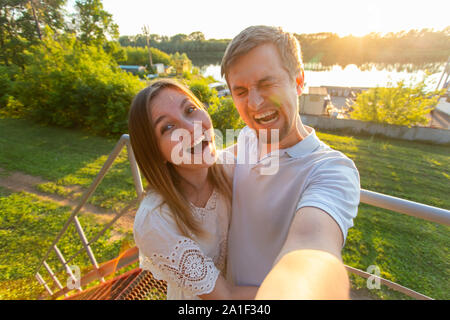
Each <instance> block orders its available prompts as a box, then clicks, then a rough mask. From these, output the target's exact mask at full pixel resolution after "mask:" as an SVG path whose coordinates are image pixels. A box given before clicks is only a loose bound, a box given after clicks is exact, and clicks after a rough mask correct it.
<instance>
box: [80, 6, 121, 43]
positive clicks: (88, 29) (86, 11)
mask: <svg viewBox="0 0 450 320" xmlns="http://www.w3.org/2000/svg"><path fill="white" fill-rule="evenodd" d="M75 8H76V10H77V14H76V15H74V17H73V19H72V24H73V25H74V26H75V30H76V31H77V34H78V37H79V39H80V40H81V41H82V42H83V43H85V44H96V45H103V44H104V43H105V42H106V41H107V40H108V39H107V37H108V36H109V37H111V38H112V39H113V40H114V39H117V38H118V37H119V27H118V25H117V24H115V23H114V21H113V19H112V15H111V14H110V13H108V12H107V11H105V10H103V4H102V2H101V0H77V1H75Z"/></svg>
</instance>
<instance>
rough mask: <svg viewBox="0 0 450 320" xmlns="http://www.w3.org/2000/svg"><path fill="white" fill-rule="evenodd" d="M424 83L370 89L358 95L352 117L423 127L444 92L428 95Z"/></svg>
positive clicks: (400, 83)
mask: <svg viewBox="0 0 450 320" xmlns="http://www.w3.org/2000/svg"><path fill="white" fill-rule="evenodd" d="M425 80H426V78H424V79H423V80H422V81H421V82H419V83H418V84H416V85H414V86H413V87H407V86H405V83H404V81H400V82H398V83H397V85H396V86H390V87H386V88H382V87H377V88H371V89H369V90H367V91H365V92H363V93H361V94H359V95H358V96H357V98H356V101H355V103H354V104H353V106H352V107H353V111H352V112H351V118H352V119H356V120H362V121H372V122H378V123H387V124H395V125H403V126H414V125H426V124H427V123H428V121H429V119H428V118H427V114H429V113H430V111H431V110H432V109H433V106H435V105H436V103H437V102H438V100H439V97H440V95H441V94H443V92H442V90H441V91H431V92H427V91H426V86H425Z"/></svg>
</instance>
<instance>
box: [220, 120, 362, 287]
mask: <svg viewBox="0 0 450 320" xmlns="http://www.w3.org/2000/svg"><path fill="white" fill-rule="evenodd" d="M306 128H307V130H308V132H309V135H308V136H306V137H305V138H304V139H303V140H302V141H300V142H298V143H297V144H296V145H294V146H292V147H290V148H287V149H280V150H279V151H278V159H275V160H277V161H273V160H274V158H273V157H276V155H271V154H269V155H267V156H265V157H263V158H262V159H261V160H260V161H253V162H252V161H249V160H250V159H257V156H256V155H255V152H257V137H256V134H255V132H254V131H253V130H252V129H250V128H248V127H245V128H244V129H242V130H241V132H240V134H239V138H238V151H237V165H236V169H235V174H234V181H233V211H232V217H231V225H230V231H229V238H228V268H227V277H228V278H230V279H231V280H232V281H233V282H234V283H235V284H236V285H256V286H259V285H260V284H261V282H262V281H263V280H264V278H265V276H266V275H267V274H268V272H269V271H270V269H271V268H272V265H273V263H274V261H275V259H276V257H277V256H278V254H279V252H280V250H281V248H282V246H283V245H284V242H285V240H286V237H287V234H288V231H289V227H290V224H291V222H292V219H293V217H294V214H295V212H297V210H299V209H300V208H302V207H317V208H319V209H322V210H323V211H325V212H327V213H328V214H329V215H330V216H331V217H332V218H333V219H334V220H335V221H336V223H337V224H338V225H339V227H340V229H341V231H342V234H343V238H344V241H345V239H346V236H347V231H348V229H349V228H350V227H352V226H353V219H354V218H355V217H356V214H357V210H358V204H359V193H360V184H359V174H358V170H357V169H356V167H355V165H354V163H353V161H352V160H350V159H349V158H347V157H346V156H345V155H344V154H342V153H341V152H339V151H336V150H333V149H331V148H330V147H329V146H327V145H326V144H324V143H323V142H322V141H320V140H319V138H318V137H317V136H316V133H315V131H314V129H313V128H310V127H306ZM249 162H250V163H249ZM277 162H278V168H277V169H278V170H277V171H276V173H275V174H264V172H267V168H268V166H270V165H276V164H277ZM264 170H265V171H264ZM269 171H270V170H269Z"/></svg>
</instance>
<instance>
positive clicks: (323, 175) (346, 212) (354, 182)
mask: <svg viewBox="0 0 450 320" xmlns="http://www.w3.org/2000/svg"><path fill="white" fill-rule="evenodd" d="M359 197H360V181H359V173H358V170H357V169H356V167H355V164H354V163H353V161H352V160H350V159H349V158H347V157H345V156H344V155H342V156H341V157H337V158H333V159H331V160H328V161H327V162H326V163H324V164H323V165H321V166H320V167H319V168H318V169H317V170H316V171H315V172H314V173H313V174H312V176H311V177H310V178H309V182H308V184H307V186H306V188H305V191H304V192H303V194H302V196H301V198H300V201H299V203H298V205H297V209H296V211H297V210H299V209H300V208H303V207H316V208H319V209H321V210H323V211H325V212H326V213H327V214H328V215H330V216H331V217H332V218H333V219H334V220H335V221H336V223H337V224H338V225H339V228H340V229H341V231H342V235H343V238H344V244H345V241H346V238H347V233H348V229H349V228H351V227H352V226H353V219H354V218H355V217H356V215H357V212H358V204H359Z"/></svg>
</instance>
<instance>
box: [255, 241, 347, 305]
mask: <svg viewBox="0 0 450 320" xmlns="http://www.w3.org/2000/svg"><path fill="white" fill-rule="evenodd" d="M349 290H350V289H349V282H348V276H347V271H346V269H345V267H344V265H343V264H342V263H341V262H340V260H339V259H337V258H336V257H335V256H333V255H332V254H330V253H328V252H325V251H320V250H307V249H302V250H298V251H292V252H290V253H288V254H286V255H285V256H283V258H281V260H280V262H278V263H277V264H276V265H275V267H274V268H273V269H272V270H271V271H270V272H269V274H268V275H267V277H266V278H265V279H264V281H263V283H262V284H261V287H260V289H259V290H258V293H257V294H256V300H275V299H281V300H346V299H349Z"/></svg>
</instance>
